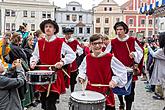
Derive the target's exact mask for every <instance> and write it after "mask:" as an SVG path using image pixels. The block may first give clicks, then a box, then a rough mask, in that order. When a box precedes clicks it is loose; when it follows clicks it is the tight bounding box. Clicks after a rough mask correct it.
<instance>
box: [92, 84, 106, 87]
mask: <svg viewBox="0 0 165 110" xmlns="http://www.w3.org/2000/svg"><path fill="white" fill-rule="evenodd" d="M91 86H95V87H109V85H108V84H91Z"/></svg>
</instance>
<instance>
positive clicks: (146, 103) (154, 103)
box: [28, 81, 165, 110]
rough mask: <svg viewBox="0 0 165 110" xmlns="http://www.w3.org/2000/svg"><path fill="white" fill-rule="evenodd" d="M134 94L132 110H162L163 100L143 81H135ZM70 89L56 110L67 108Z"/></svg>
mask: <svg viewBox="0 0 165 110" xmlns="http://www.w3.org/2000/svg"><path fill="white" fill-rule="evenodd" d="M78 90H80V85H79V84H77V85H76V90H75V91H78ZM135 93H136V95H135V101H134V103H133V107H132V110H163V107H164V106H165V100H164V101H162V100H153V99H152V96H153V95H154V94H153V93H148V92H146V90H145V84H144V82H143V81H137V83H136V92H135ZM69 96H70V90H67V93H66V94H63V95H61V97H60V103H59V104H57V110H69V106H68V102H69ZM115 100H116V110H118V105H119V102H118V99H117V98H116V96H115ZM28 110H42V109H41V108H40V105H38V106H37V107H35V108H29V109H28Z"/></svg>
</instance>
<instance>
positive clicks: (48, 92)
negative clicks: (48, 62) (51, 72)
mask: <svg viewBox="0 0 165 110" xmlns="http://www.w3.org/2000/svg"><path fill="white" fill-rule="evenodd" d="M50 87H51V83H49V85H48V91H47V94H46V97H48V96H49V94H50Z"/></svg>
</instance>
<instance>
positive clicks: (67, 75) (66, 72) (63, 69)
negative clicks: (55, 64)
mask: <svg viewBox="0 0 165 110" xmlns="http://www.w3.org/2000/svg"><path fill="white" fill-rule="evenodd" d="M62 71H63V72H64V73H65V74H66V75H67V76H68V78H70V76H69V74H68V73H67V72H66V71H65V70H64V69H63V68H62Z"/></svg>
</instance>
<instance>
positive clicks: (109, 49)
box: [104, 43, 112, 53]
mask: <svg viewBox="0 0 165 110" xmlns="http://www.w3.org/2000/svg"><path fill="white" fill-rule="evenodd" d="M111 49H112V46H111V43H109V44H108V45H107V47H106V49H105V51H104V52H105V53H110V52H111Z"/></svg>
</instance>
